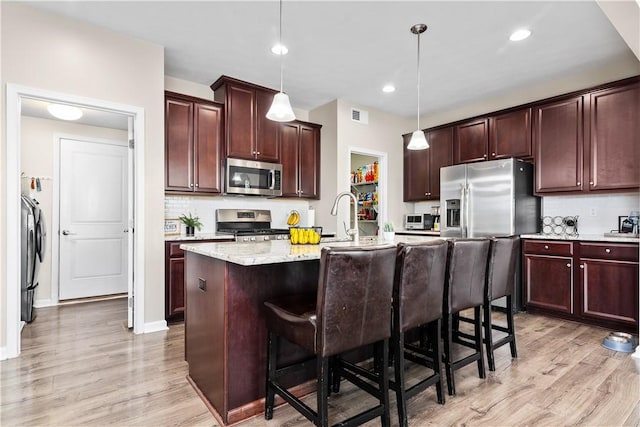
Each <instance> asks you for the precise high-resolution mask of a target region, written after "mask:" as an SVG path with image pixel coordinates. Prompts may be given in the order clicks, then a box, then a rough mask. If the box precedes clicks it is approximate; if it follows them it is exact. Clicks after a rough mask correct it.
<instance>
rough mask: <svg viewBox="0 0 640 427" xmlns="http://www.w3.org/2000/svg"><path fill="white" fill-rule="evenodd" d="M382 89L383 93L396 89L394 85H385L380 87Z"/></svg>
mask: <svg viewBox="0 0 640 427" xmlns="http://www.w3.org/2000/svg"><path fill="white" fill-rule="evenodd" d="M382 91H383V92H384V93H391V92H395V91H396V87H395V86H394V85H386V86H385V87H383V88H382Z"/></svg>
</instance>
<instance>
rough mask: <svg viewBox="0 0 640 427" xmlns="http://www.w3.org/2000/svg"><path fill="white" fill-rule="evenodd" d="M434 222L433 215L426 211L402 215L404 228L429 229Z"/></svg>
mask: <svg viewBox="0 0 640 427" xmlns="http://www.w3.org/2000/svg"><path fill="white" fill-rule="evenodd" d="M434 222H435V215H432V214H427V213H414V214H406V215H405V216H404V228H405V230H431V229H433V224H434Z"/></svg>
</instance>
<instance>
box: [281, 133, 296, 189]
mask: <svg viewBox="0 0 640 427" xmlns="http://www.w3.org/2000/svg"><path fill="white" fill-rule="evenodd" d="M299 132H300V126H298V124H296V123H281V124H280V130H279V138H280V154H281V162H282V196H283V197H298V166H299V164H298V159H299V157H300V156H299V144H298V139H299V138H298V135H299Z"/></svg>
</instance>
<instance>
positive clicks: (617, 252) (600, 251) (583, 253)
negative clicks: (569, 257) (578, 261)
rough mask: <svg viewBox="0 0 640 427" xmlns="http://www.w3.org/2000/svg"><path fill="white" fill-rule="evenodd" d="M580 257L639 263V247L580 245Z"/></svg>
mask: <svg viewBox="0 0 640 427" xmlns="http://www.w3.org/2000/svg"><path fill="white" fill-rule="evenodd" d="M580 257H581V258H599V259H611V260H616V261H638V245H624V244H619V243H609V244H604V243H580Z"/></svg>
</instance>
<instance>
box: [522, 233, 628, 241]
mask: <svg viewBox="0 0 640 427" xmlns="http://www.w3.org/2000/svg"><path fill="white" fill-rule="evenodd" d="M520 238H521V239H541V240H565V241H575V242H610V243H640V239H638V238H637V237H624V236H621V237H618V236H615V237H608V236H605V235H604V234H579V235H578V236H556V235H552V236H547V235H545V234H522V235H520Z"/></svg>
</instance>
